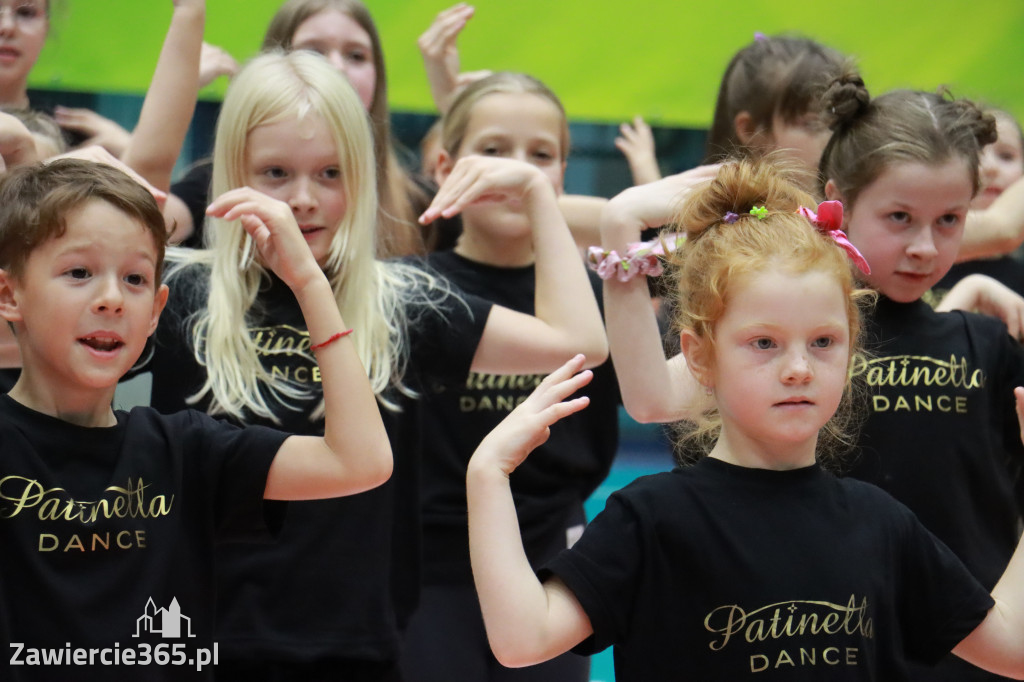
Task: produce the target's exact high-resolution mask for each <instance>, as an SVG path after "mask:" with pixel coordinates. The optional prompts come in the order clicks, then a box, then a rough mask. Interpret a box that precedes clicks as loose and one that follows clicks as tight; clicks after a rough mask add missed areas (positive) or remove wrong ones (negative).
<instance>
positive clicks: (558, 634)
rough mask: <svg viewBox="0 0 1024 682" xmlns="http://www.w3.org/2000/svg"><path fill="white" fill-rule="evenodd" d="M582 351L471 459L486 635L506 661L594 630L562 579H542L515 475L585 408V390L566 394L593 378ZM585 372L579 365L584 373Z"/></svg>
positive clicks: (473, 545)
mask: <svg viewBox="0 0 1024 682" xmlns="http://www.w3.org/2000/svg"><path fill="white" fill-rule="evenodd" d="M583 364H584V359H583V357H582V356H577V357H575V358H573V359H572V360H570V361H569V362H568V363H566V364H565V365H563V366H562V367H561V368H559V369H558V370H556V371H555V372H553V373H551V374H550V375H548V377H547V378H545V379H544V381H543V382H541V384H540V386H538V387H537V389H536V390H535V391H534V392H533V393H532V394H531V395H530V397H529V398H527V399H526V400H525V401H524V402H523V403H522V404H521V405H520V406H519V407H517V408H516V409H515V410H513V411H512V413H511V414H510V415H509V416H508V417H506V418H505V419H504V420H503V421H502V422H501V424H499V425H498V426H497V427H496V428H495V429H494V430H493V431H491V433H490V434H488V435H487V437H486V438H484V440H483V441H482V442H481V443H480V446H479V447H478V448H477V450H476V452H475V453H474V454H473V457H472V459H471V460H470V462H469V467H468V470H467V474H466V497H467V502H468V505H469V551H470V559H471V562H472V566H473V580H474V582H475V583H476V589H477V594H478V595H479V597H480V607H481V609H482V611H483V616H484V624H485V626H486V628H487V640H488V642H489V643H490V645H491V651H493V652H494V655H495V656H496V657H497V659H498V661H499V662H500V663H501V664H502V665H505V666H508V667H512V668H517V667H521V666H526V665H533V664H536V663H540V662H542V661H546V660H549V659H551V658H554V657H555V656H557V655H559V654H561V653H564V652H566V651H568V650H569V649H571V648H572V647H574V646H575V645H576V644H579V643H580V642H582V641H583V640H584V639H586V638H587V637H588V636H589V635H590V634H591V632H592V631H593V630H592V628H591V625H590V619H589V618H588V617H587V615H586V613H585V612H584V611H583V609H582V607H581V606H580V604H579V602H578V601H577V600H576V597H575V596H574V595H573V594H572V592H570V591H569V589H568V588H566V587H565V585H564V584H563V583H562V582H561V581H560V580H557V579H554V580H548V581H546V582H544V583H541V582H540V581H539V580H538V579H537V576H536V574H535V573H534V572H533V569H532V568H531V567H530V563H529V561H528V560H527V558H526V552H525V551H524V550H523V542H522V539H521V537H520V534H519V522H518V519H517V517H516V509H515V504H514V503H513V500H512V492H511V490H510V488H509V478H508V477H509V475H510V474H511V473H512V471H514V470H515V468H516V467H517V466H519V464H521V463H522V462H523V460H525V459H526V456H527V455H528V454H529V453H530V452H531V451H532V450H533V449H534V448H536V447H537V446H539V445H540V444H541V443H543V442H544V441H546V440H547V439H548V436H549V434H550V430H549V427H550V426H551V425H552V424H554V423H555V422H557V421H558V420H559V419H562V418H563V417H566V416H568V415H570V414H573V413H574V412H578V411H579V410H582V409H583V408H584V407H586V405H587V404H588V403H589V399H588V398H586V397H583V398H576V399H574V400H570V401H568V402H562V401H564V400H565V399H566V398H568V397H569V396H570V395H572V394H573V393H574V392H576V391H577V390H578V389H580V388H582V387H583V386H585V385H586V384H587V383H589V382H590V380H591V378H592V377H593V375H592V374H591V373H590V371H589V370H588V371H582V372H580V370H581V369H582V367H583ZM577 372H579V373H577Z"/></svg>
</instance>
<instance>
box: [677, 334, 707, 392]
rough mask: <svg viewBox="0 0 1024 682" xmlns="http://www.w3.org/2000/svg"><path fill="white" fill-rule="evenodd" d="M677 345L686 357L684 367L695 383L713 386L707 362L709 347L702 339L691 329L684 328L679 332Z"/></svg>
mask: <svg viewBox="0 0 1024 682" xmlns="http://www.w3.org/2000/svg"><path fill="white" fill-rule="evenodd" d="M679 346H680V348H681V349H682V351H683V356H684V357H685V358H686V367H687V368H688V369H689V370H690V374H692V375H693V378H694V379H696V380H697V383H699V384H700V385H701V386H704V387H705V388H714V379H713V378H712V376H711V366H710V364H709V362H710V353H709V350H710V349H709V348H708V347H707V343H706V342H705V341H704V339H702V338H700V337H699V336H697V334H696V333H694V331H693V330H692V329H684V330H683V331H681V332H679Z"/></svg>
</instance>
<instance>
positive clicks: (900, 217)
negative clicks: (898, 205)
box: [889, 211, 910, 223]
mask: <svg viewBox="0 0 1024 682" xmlns="http://www.w3.org/2000/svg"><path fill="white" fill-rule="evenodd" d="M889 220H891V221H893V222H895V223H909V222H910V214H909V213H907V212H906V211H893V212H892V213H890V214H889Z"/></svg>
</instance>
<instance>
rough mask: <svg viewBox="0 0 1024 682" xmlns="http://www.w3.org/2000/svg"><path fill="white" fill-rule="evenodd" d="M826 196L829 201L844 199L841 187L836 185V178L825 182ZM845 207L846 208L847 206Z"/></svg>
mask: <svg viewBox="0 0 1024 682" xmlns="http://www.w3.org/2000/svg"><path fill="white" fill-rule="evenodd" d="M825 198H826V199H828V200H829V201H842V200H843V197H842V195H841V194H839V188H838V187H836V182H835V180H829V181H828V182H826V183H825ZM843 208H846V207H845V206H844V207H843Z"/></svg>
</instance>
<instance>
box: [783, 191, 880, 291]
mask: <svg viewBox="0 0 1024 682" xmlns="http://www.w3.org/2000/svg"><path fill="white" fill-rule="evenodd" d="M796 212H797V213H799V214H800V215H802V216H803V217H805V218H807V219H808V220H809V221H811V224H812V225H814V226H815V227H816V228H818V231H819V232H821V233H822V234H823V235H825V236H826V237H830V238H831V239H832V240H833V241H834V242H835V243H836V244H838V245H839V247H840V248H841V249H843V251H846V253H847V255H848V256H849V257H850V260H852V261H853V264H854V265H856V266H857V268H858V269H859V270H860V271H861V272H863V273H864V274H865V275H870V274H871V266H870V265H868V262H867V260H866V259H865V258H864V255H863V254H862V253H861V252H860V251H859V250H858V249H857V247H856V246H854V245H853V244H852V243H851V242H850V240H849V239H847V237H846V233H845V232H843V230H842V227H843V204H842V203H841V202H839V201H823V202H821V203H820V204H818V212H817V213H815V212H814V211H812V210H811V209H809V208H807V207H806V206H801V207H800V208H798V209H797V210H796Z"/></svg>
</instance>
